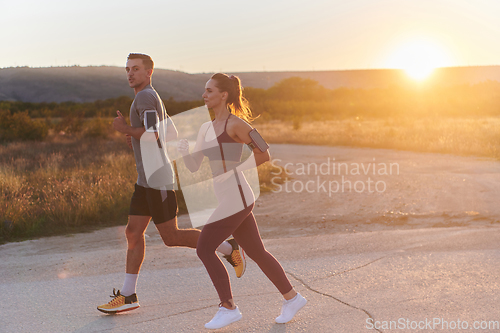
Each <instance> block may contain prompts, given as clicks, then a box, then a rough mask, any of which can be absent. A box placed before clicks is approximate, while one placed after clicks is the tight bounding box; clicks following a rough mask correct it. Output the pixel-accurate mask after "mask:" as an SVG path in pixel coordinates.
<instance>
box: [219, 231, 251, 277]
mask: <svg viewBox="0 0 500 333" xmlns="http://www.w3.org/2000/svg"><path fill="white" fill-rule="evenodd" d="M227 242H228V243H229V244H231V246H232V247H233V252H231V254H230V255H225V256H224V258H225V259H226V260H227V261H228V262H229V263H230V264H231V266H233V268H234V271H235V272H236V277H239V278H240V277H242V276H243V273H245V269H246V267H247V263H246V260H245V252H244V251H243V249H242V248H240V247H239V245H238V243H236V240H235V239H234V238H231V239H228V240H227Z"/></svg>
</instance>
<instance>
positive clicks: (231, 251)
mask: <svg viewBox="0 0 500 333" xmlns="http://www.w3.org/2000/svg"><path fill="white" fill-rule="evenodd" d="M153 68H154V63H153V60H152V59H151V57H150V56H148V55H145V54H139V53H130V54H129V55H128V58H127V65H126V68H125V70H126V72H127V79H128V83H129V86H130V87H131V88H134V93H135V99H134V101H133V102H132V105H131V107H130V123H131V126H129V125H127V122H126V120H125V118H124V116H123V115H122V114H121V112H120V111H117V115H118V117H116V118H115V119H114V121H113V128H114V129H115V130H116V131H118V132H120V133H123V134H125V135H126V136H127V143H128V145H129V146H130V147H131V148H132V149H133V150H134V157H135V163H136V169H137V174H138V178H137V183H136V184H135V191H134V194H133V195H132V200H131V203H130V211H129V216H128V224H127V227H126V228H125V236H126V238H127V261H126V274H125V279H124V283H123V287H122V289H120V290H118V291H116V290H115V289H113V295H112V296H111V297H112V298H113V299H112V300H111V301H110V302H109V303H107V304H103V305H100V306H98V307H97V309H98V310H99V311H101V312H104V313H119V312H124V311H130V310H133V309H137V308H138V307H139V302H138V300H137V294H136V286H137V278H138V276H139V271H140V269H141V265H142V262H143V261H144V253H145V246H146V243H145V239H144V233H145V231H146V228H147V226H148V224H149V222H150V221H151V219H153V221H154V223H155V226H156V229H157V230H158V232H159V233H160V236H161V238H162V240H163V242H164V243H165V245H166V246H169V247H174V246H183V247H190V248H193V249H194V248H196V244H197V242H198V238H199V236H200V230H198V229H179V228H178V226H177V198H176V194H175V191H174V187H173V184H174V180H173V179H174V173H173V168H172V166H171V165H170V163H169V160H168V157H167V156H166V155H164V156H162V158H163V161H165V163H166V166H165V167H164V168H163V169H162V171H163V170H164V172H165V174H164V175H162V176H163V178H165V179H171V182H168V183H169V184H168V185H166V186H162V187H161V188H160V189H157V188H152V187H151V186H149V185H148V182H147V179H146V173H145V171H144V166H145V164H146V163H148V161H147V160H145V161H143V158H142V154H141V153H142V152H141V137H143V134H144V133H145V132H146V128H145V111H156V114H157V117H158V120H159V122H160V123H161V122H162V121H163V123H165V122H166V123H167V124H168V125H167V126H166V135H165V136H164V141H170V140H175V139H177V130H176V128H175V126H174V124H173V122H172V121H171V120H170V119H169V116H168V115H167V112H166V109H165V106H164V104H163V102H162V100H161V99H160V97H159V95H158V93H157V92H156V90H155V89H154V88H153V87H152V86H151V77H152V75H153ZM148 126H149V125H148ZM150 131H151V128H148V132H150ZM156 131H157V128H156ZM147 134H151V133H147ZM154 134H155V136H156V139H158V137H159V136H158V133H154ZM146 137H148V135H146V136H144V137H143V140H144V139H145V138H146ZM153 138H154V137H153ZM158 146H159V148H160V149H158V151H159V152H161V153H162V154H164V150H163V149H161V148H162V147H161V142H160V140H158ZM217 251H218V252H220V253H222V254H223V255H224V257H225V258H226V259H227V260H228V261H229V262H230V263H231V265H232V266H233V267H234V269H235V271H236V275H237V276H238V277H241V276H242V275H243V273H244V271H245V258H244V255H243V252H241V253H240V250H239V246H238V245H237V243H236V242H235V240H234V239H230V240H228V241H225V242H224V243H222V244H221V245H220V246H219V248H217Z"/></svg>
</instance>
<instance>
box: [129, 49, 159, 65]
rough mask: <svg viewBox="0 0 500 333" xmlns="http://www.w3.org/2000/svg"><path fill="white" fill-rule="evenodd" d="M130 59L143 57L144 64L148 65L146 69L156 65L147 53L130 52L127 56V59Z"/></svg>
mask: <svg viewBox="0 0 500 333" xmlns="http://www.w3.org/2000/svg"><path fill="white" fill-rule="evenodd" d="M130 59H142V63H143V64H144V67H146V69H153V68H154V66H155V64H154V62H153V59H151V57H150V56H148V55H147V54H142V53H130V54H129V55H128V57H127V60H130Z"/></svg>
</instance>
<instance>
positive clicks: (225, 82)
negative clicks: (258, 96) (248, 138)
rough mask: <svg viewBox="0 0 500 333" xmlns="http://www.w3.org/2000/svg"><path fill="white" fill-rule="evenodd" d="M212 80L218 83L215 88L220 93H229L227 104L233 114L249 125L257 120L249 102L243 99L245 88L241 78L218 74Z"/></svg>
mask: <svg viewBox="0 0 500 333" xmlns="http://www.w3.org/2000/svg"><path fill="white" fill-rule="evenodd" d="M211 79H212V80H214V81H215V82H216V83H215V86H216V87H217V88H218V89H219V91H221V92H224V91H225V92H227V94H228V96H227V101H226V103H227V106H228V107H229V111H231V113H233V114H234V115H236V116H238V117H240V118H241V119H243V120H245V121H246V122H248V123H250V122H252V121H253V120H255V119H256V118H254V117H253V116H252V111H251V110H250V107H249V105H248V101H247V100H246V98H245V97H243V87H242V86H241V81H240V78H239V77H237V76H234V75H231V76H228V75H227V74H223V73H216V74H214V75H212V77H211Z"/></svg>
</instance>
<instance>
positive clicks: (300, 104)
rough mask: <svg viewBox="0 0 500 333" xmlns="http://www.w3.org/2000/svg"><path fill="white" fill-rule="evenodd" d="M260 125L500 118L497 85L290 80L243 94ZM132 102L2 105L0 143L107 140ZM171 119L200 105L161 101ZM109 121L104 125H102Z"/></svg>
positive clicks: (122, 99) (199, 102)
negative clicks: (366, 85) (364, 85)
mask: <svg viewBox="0 0 500 333" xmlns="http://www.w3.org/2000/svg"><path fill="white" fill-rule="evenodd" d="M244 94H245V96H246V98H247V99H248V101H249V102H250V106H251V108H252V111H253V112H254V114H255V115H256V116H259V119H260V120H259V121H267V120H282V121H292V122H294V124H300V123H301V122H304V121H318V120H319V121H321V120H334V119H345V118H352V117H358V118H397V117H405V118H413V117H417V118H421V117H496V116H500V82H497V81H487V82H483V83H478V84H475V85H450V86H436V85H434V86H433V85H426V84H425V83H422V84H417V83H416V84H415V85H414V86H404V87H403V86H391V87H388V88H376V89H353V88H338V89H327V88H324V87H323V86H321V85H320V84H319V83H318V82H316V81H314V80H310V79H303V78H299V77H292V78H288V79H284V80H282V81H280V82H278V83H276V84H275V85H274V86H272V87H271V88H269V89H260V88H251V87H248V88H245V89H244ZM131 103H132V98H130V97H127V96H122V97H118V98H110V99H106V100H97V101H95V102H87V103H76V102H62V103H54V102H53V103H26V102H12V101H0V141H13V140H43V139H44V138H45V137H46V136H47V134H48V132H49V129H53V130H55V131H57V132H61V131H62V132H65V133H84V134H85V135H87V136H94V137H99V136H106V135H107V132H109V130H108V129H109V127H107V126H108V125H109V124H107V123H106V121H108V122H109V118H112V117H115V115H116V110H121V111H122V113H123V114H124V115H127V114H128V112H129V109H130V104H131ZM164 103H165V106H166V107H167V110H168V113H169V114H170V115H175V114H177V113H180V112H183V111H185V110H189V109H192V108H194V107H198V106H201V105H203V101H202V100H195V101H175V100H174V99H172V98H170V99H168V100H164ZM106 118H108V120H105V119H106Z"/></svg>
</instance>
